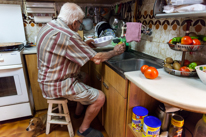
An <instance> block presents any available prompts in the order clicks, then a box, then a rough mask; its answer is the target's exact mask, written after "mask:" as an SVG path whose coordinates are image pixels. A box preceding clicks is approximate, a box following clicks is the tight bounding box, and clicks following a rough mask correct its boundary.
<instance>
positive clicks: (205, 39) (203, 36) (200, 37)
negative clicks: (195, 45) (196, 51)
mask: <svg viewBox="0 0 206 137" xmlns="http://www.w3.org/2000/svg"><path fill="white" fill-rule="evenodd" d="M198 39H199V40H201V41H204V42H206V36H205V35H198Z"/></svg>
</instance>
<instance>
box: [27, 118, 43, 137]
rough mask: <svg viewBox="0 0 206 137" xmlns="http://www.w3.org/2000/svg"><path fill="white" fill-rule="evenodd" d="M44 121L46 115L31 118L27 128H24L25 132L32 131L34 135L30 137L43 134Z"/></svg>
mask: <svg viewBox="0 0 206 137" xmlns="http://www.w3.org/2000/svg"><path fill="white" fill-rule="evenodd" d="M46 119H47V115H43V116H41V117H34V118H32V119H31V120H30V123H29V126H28V127H27V128H26V131H33V132H34V134H33V135H32V137H37V136H38V135H40V134H43V133H45V131H46Z"/></svg>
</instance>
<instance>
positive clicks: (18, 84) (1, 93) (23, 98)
mask: <svg viewBox="0 0 206 137" xmlns="http://www.w3.org/2000/svg"><path fill="white" fill-rule="evenodd" d="M28 100H29V99H28V92H27V87H26V82H25V77H24V72H23V66H22V64H19V65H10V66H0V106H6V105H11V104H18V103H23V102H28Z"/></svg>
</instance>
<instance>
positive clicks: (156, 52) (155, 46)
mask: <svg viewBox="0 0 206 137" xmlns="http://www.w3.org/2000/svg"><path fill="white" fill-rule="evenodd" d="M150 43H151V44H150V46H151V51H150V55H152V56H155V57H158V56H159V43H158V42H150Z"/></svg>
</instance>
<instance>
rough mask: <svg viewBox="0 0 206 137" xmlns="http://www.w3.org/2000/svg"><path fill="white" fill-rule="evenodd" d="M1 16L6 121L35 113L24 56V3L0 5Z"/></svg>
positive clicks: (1, 106) (0, 103)
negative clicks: (22, 4) (22, 8)
mask: <svg viewBox="0 0 206 137" xmlns="http://www.w3.org/2000/svg"><path fill="white" fill-rule="evenodd" d="M0 18H1V20H3V21H1V22H0V30H1V32H2V33H0V121H5V120H9V119H14V118H20V117H25V116H31V115H33V113H32V112H33V106H34V103H33V98H32V94H31V90H30V88H29V85H28V81H27V73H26V69H25V68H26V66H25V65H24V64H25V63H24V59H23V55H22V51H23V50H22V49H23V48H24V45H25V44H26V37H25V31H24V24H23V20H22V12H21V5H17V4H14V5H13V4H0ZM5 43H6V44H5Z"/></svg>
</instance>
